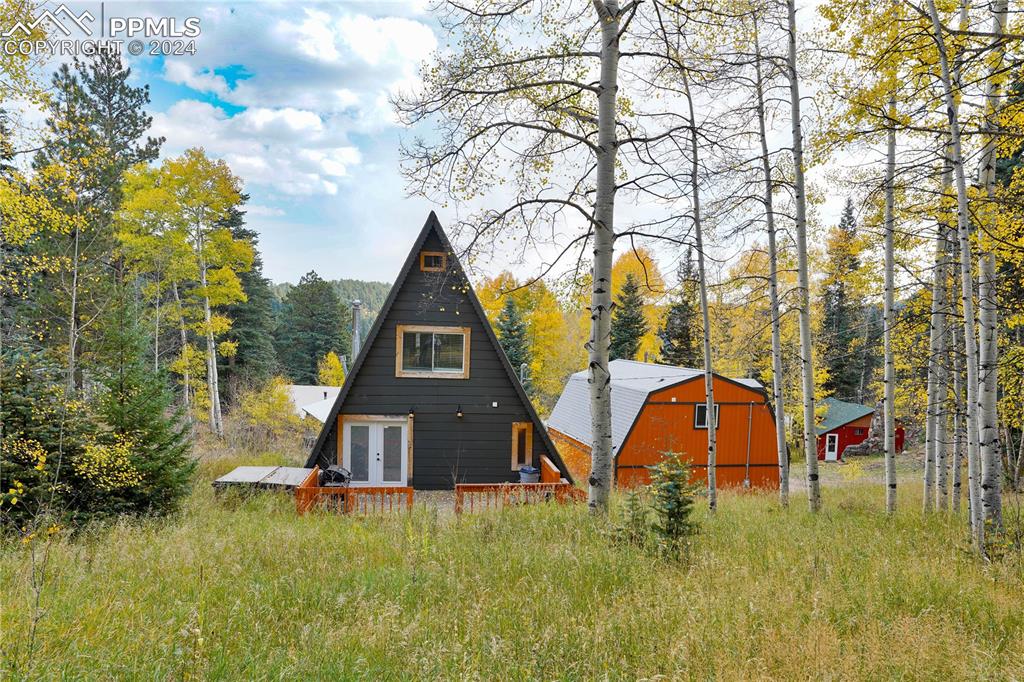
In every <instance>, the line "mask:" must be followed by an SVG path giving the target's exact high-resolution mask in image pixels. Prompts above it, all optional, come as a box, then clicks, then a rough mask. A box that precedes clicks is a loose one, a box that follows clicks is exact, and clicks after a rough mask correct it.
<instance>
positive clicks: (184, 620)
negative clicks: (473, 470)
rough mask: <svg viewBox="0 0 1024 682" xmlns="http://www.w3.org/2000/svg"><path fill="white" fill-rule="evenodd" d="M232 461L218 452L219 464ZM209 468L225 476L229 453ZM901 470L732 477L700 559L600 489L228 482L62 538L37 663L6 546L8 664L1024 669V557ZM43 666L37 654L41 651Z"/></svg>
mask: <svg viewBox="0 0 1024 682" xmlns="http://www.w3.org/2000/svg"><path fill="white" fill-rule="evenodd" d="M218 466H219V465H218ZM206 473H207V475H209V474H210V473H211V472H210V471H207V472H206ZM880 490H881V488H879V487H877V486H870V487H869V486H866V485H858V484H851V485H848V486H845V487H842V488H838V489H832V490H826V494H827V499H826V506H825V509H826V511H825V512H824V513H822V514H820V515H818V516H812V515H810V514H808V513H806V512H804V511H802V509H801V508H800V505H798V504H797V505H794V508H792V509H790V510H788V511H783V510H780V509H779V508H778V506H777V504H776V502H775V500H774V497H772V496H770V495H760V494H739V493H725V494H723V495H722V496H721V499H720V509H719V511H718V513H717V514H716V515H715V516H714V517H713V518H707V517H706V516H703V517H702V531H701V534H700V535H699V536H698V538H697V540H696V542H695V544H694V547H693V550H692V552H691V554H690V560H689V562H688V563H686V564H674V563H666V562H662V561H659V560H657V559H654V558H652V557H650V556H648V555H645V554H642V553H640V550H637V549H634V548H631V547H627V546H615V545H613V544H611V543H609V541H608V539H607V537H608V536H607V533H606V530H605V529H604V528H603V527H601V526H599V525H598V524H597V523H596V522H595V521H594V520H592V519H591V518H590V517H589V516H588V515H587V513H586V510H585V509H584V507H583V506H582V505H580V506H569V507H558V506H550V507H531V508H522V509H511V510H507V511H505V512H504V513H501V514H488V515H466V516H463V517H462V518H455V517H453V516H451V515H449V514H446V513H444V512H438V511H436V510H432V509H427V508H420V509H417V510H416V511H414V512H413V513H412V514H411V515H408V516H406V515H396V516H389V517H381V518H345V517H340V516H332V515H317V514H314V515H309V516H305V517H301V518H300V517H297V516H296V515H295V513H294V507H293V505H292V501H291V499H290V498H289V497H286V496H275V495H272V494H265V495H258V496H255V497H252V498H250V499H245V500H238V499H232V498H225V499H215V498H214V496H213V495H212V493H211V492H210V491H209V486H208V485H206V484H201V485H200V486H199V487H198V488H197V490H196V492H195V493H194V494H193V496H192V498H191V499H190V501H189V503H188V505H187V508H186V509H185V510H184V511H183V513H182V514H181V515H179V516H178V517H176V518H173V519H168V520H164V521H150V522H144V523H141V524H138V523H137V524H128V523H123V524H120V525H115V526H112V527H108V528H105V529H102V530H96V531H93V532H91V533H87V534H85V535H84V536H83V537H79V538H76V539H61V540H58V541H57V543H56V544H55V545H54V546H53V547H52V549H51V551H52V555H51V559H50V560H51V562H52V566H53V567H54V568H53V574H52V576H51V578H50V579H49V581H48V583H47V585H46V589H45V591H44V593H43V595H42V606H43V608H44V609H45V615H44V617H43V619H42V620H41V621H40V625H39V635H38V641H37V644H36V651H35V652H34V654H33V660H32V661H31V662H30V661H27V660H25V653H26V647H25V640H26V633H27V630H28V624H29V616H30V614H31V611H32V609H31V605H30V603H29V599H30V596H31V594H30V589H29V587H28V568H27V561H26V556H27V555H26V551H25V550H24V549H23V548H20V547H18V546H14V545H8V546H6V547H4V548H3V549H2V553H0V584H2V586H3V614H2V621H0V625H2V630H3V637H4V642H3V646H4V656H5V665H6V668H5V670H6V672H8V673H10V672H14V673H15V675H14V676H16V677H20V676H22V675H26V676H29V677H33V678H38V679H55V678H68V679H110V678H144V679H167V678H194V679H203V678H205V679H251V680H263V679H299V678H307V679H311V678H327V679H351V678H359V677H365V678H370V679H438V678H471V679H527V678H530V679H533V678H537V679H540V678H544V679H548V678H558V679H594V678H610V679H621V678H629V679H633V678H651V677H655V676H658V675H663V676H667V677H668V678H685V679H690V678H699V679H726V680H735V679H778V678H787V679H928V680H939V679H942V680H946V679H1014V678H1017V679H1019V678H1024V573H1022V569H1021V566H1020V562H1019V558H1018V559H1012V558H1006V559H1004V560H1001V561H999V562H996V563H993V564H987V565H986V564H982V563H980V562H979V561H977V560H976V559H974V558H973V557H972V556H970V555H969V553H968V552H967V550H966V547H965V545H964V544H963V541H964V537H965V533H964V532H963V529H962V528H961V527H960V524H961V523H962V521H959V520H948V519H946V518H943V517H941V516H934V517H932V518H927V519H925V518H922V516H921V514H920V512H919V511H918V509H919V508H920V507H919V505H917V504H916V503H913V502H912V501H911V500H901V504H902V505H903V509H904V510H905V511H901V512H900V513H899V514H897V515H896V516H895V517H893V518H886V517H884V516H883V514H882V513H881V504H880V502H881V498H880V494H881V493H880ZM29 665H31V668H29V667H28V666H29Z"/></svg>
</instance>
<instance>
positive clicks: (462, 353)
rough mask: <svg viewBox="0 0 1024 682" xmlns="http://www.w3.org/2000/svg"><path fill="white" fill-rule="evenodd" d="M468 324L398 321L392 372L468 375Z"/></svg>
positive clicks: (398, 374) (442, 377) (434, 375)
mask: <svg viewBox="0 0 1024 682" xmlns="http://www.w3.org/2000/svg"><path fill="white" fill-rule="evenodd" d="M469 331H470V330H469V327H419V326H411V325H398V333H397V335H396V336H397V338H396V339H395V348H396V352H395V376H397V377H431V378H441V379H467V378H469Z"/></svg>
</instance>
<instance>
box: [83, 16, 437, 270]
mask: <svg viewBox="0 0 1024 682" xmlns="http://www.w3.org/2000/svg"><path fill="white" fill-rule="evenodd" d="M69 5H70V6H71V7H72V8H74V9H76V10H80V9H84V8H86V7H94V6H96V3H73V4H72V3H69ZM105 12H106V15H107V16H108V17H109V16H141V17H145V16H154V17H161V16H173V17H177V18H180V19H183V18H185V17H188V16H197V17H199V18H200V20H201V31H202V32H201V35H200V36H199V37H197V38H196V39H195V44H196V54H195V55H183V56H177V57H174V56H168V57H148V56H143V57H137V58H131V59H130V61H131V64H132V68H133V70H134V76H135V79H136V81H137V82H139V83H143V82H145V83H148V84H149V85H150V89H151V98H152V104H151V107H150V112H151V113H152V114H153V118H154V121H153V133H154V134H157V135H163V136H165V137H166V138H167V141H166V142H165V144H164V147H163V154H164V156H168V155H175V154H179V153H181V152H182V151H183V150H185V149H187V148H189V147H195V146H201V147H203V148H205V149H206V151H207V152H208V153H209V154H210V155H211V156H216V157H220V158H223V159H225V160H226V161H227V162H228V164H229V165H230V166H231V168H232V169H233V171H234V172H235V173H236V174H237V175H238V176H240V177H241V178H242V180H243V182H244V185H245V191H246V192H247V193H248V194H249V195H250V200H249V205H248V218H247V219H248V223H249V225H250V226H252V227H253V228H255V229H256V230H257V231H258V232H259V234H260V248H261V251H262V253H263V260H264V270H265V273H266V275H267V276H268V277H270V278H271V279H272V280H274V281H293V282H294V281H296V280H297V279H298V278H299V277H300V276H301V275H302V274H304V273H306V272H308V271H309V270H316V271H317V272H318V273H320V275H321V276H323V277H325V278H330V279H333V278H340V277H352V278H359V279H373V280H381V281H389V280H391V279H392V278H393V277H394V276H395V274H396V273H397V271H398V268H399V267H400V265H401V262H402V259H403V258H404V256H405V254H406V250H407V249H408V246H409V243H410V242H411V240H412V239H413V237H414V235H415V234H416V232H417V231H418V230H419V228H420V226H421V225H422V223H423V220H424V218H425V217H426V214H427V212H428V211H429V210H430V209H431V208H432V207H431V206H430V205H429V204H428V203H427V202H426V201H424V200H422V199H416V198H409V197H407V196H406V194H405V185H404V182H403V180H402V179H401V177H400V175H399V160H398V145H399V140H400V136H401V135H402V134H403V131H402V130H401V128H400V127H399V126H398V125H397V123H396V122H395V120H394V115H393V113H392V111H391V108H390V106H389V104H388V96H389V95H391V94H394V93H395V92H397V91H399V90H400V89H404V88H409V87H412V86H413V85H414V84H415V82H416V73H417V67H418V65H419V64H420V62H421V61H422V60H423V59H425V58H427V57H428V56H429V55H430V54H431V52H432V51H433V50H434V49H435V48H436V47H437V44H438V41H437V36H436V27H435V25H434V24H433V22H432V21H431V19H430V16H429V15H428V14H426V13H425V12H424V7H423V6H422V3H417V2H372V3H371V2H364V3H358V2H348V3H333V4H316V3H302V4H298V3H285V2H278V3H255V2H237V3H228V2H216V3H181V2H175V3H170V2H157V3H137V2H114V3H111V2H107V3H106V6H105ZM96 14H97V16H98V14H99V13H98V11H96Z"/></svg>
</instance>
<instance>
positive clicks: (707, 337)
mask: <svg viewBox="0 0 1024 682" xmlns="http://www.w3.org/2000/svg"><path fill="white" fill-rule="evenodd" d="M682 76H683V89H684V93H685V94H686V102H687V105H688V106H689V109H690V154H691V155H692V158H691V159H690V191H691V192H692V193H693V235H694V242H695V243H696V246H697V275H698V276H699V277H700V283H699V285H698V286H699V291H700V315H701V320H702V321H703V323H704V324H703V326H704V396H705V401H704V405H705V407H706V409H707V420H706V421H707V427H708V508H709V509H710V510H711V511H715V509H716V508H717V507H718V480H717V466H718V460H717V452H716V447H715V445H716V440H717V433H716V431H717V430H718V419H716V418H715V388H714V374H713V372H712V370H711V316H710V315H709V314H708V286H707V276H706V274H705V271H704V235H703V224H702V223H701V213H700V182H699V174H698V173H699V169H700V164H699V163H698V149H697V117H696V115H695V114H694V111H693V95H692V94H691V93H690V80H689V78H688V77H687V74H686V70H685V69H683V70H682Z"/></svg>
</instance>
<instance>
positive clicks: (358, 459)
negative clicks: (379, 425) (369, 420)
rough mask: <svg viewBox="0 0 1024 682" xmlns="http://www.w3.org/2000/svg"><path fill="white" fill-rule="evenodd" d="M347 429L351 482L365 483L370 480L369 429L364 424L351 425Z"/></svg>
mask: <svg viewBox="0 0 1024 682" xmlns="http://www.w3.org/2000/svg"><path fill="white" fill-rule="evenodd" d="M349 429H350V430H349V443H350V445H349V466H350V468H351V471H352V480H353V481H359V482H361V483H365V482H367V481H369V480H370V427H369V426H368V425H366V424H353V425H352V426H351V427H349Z"/></svg>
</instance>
